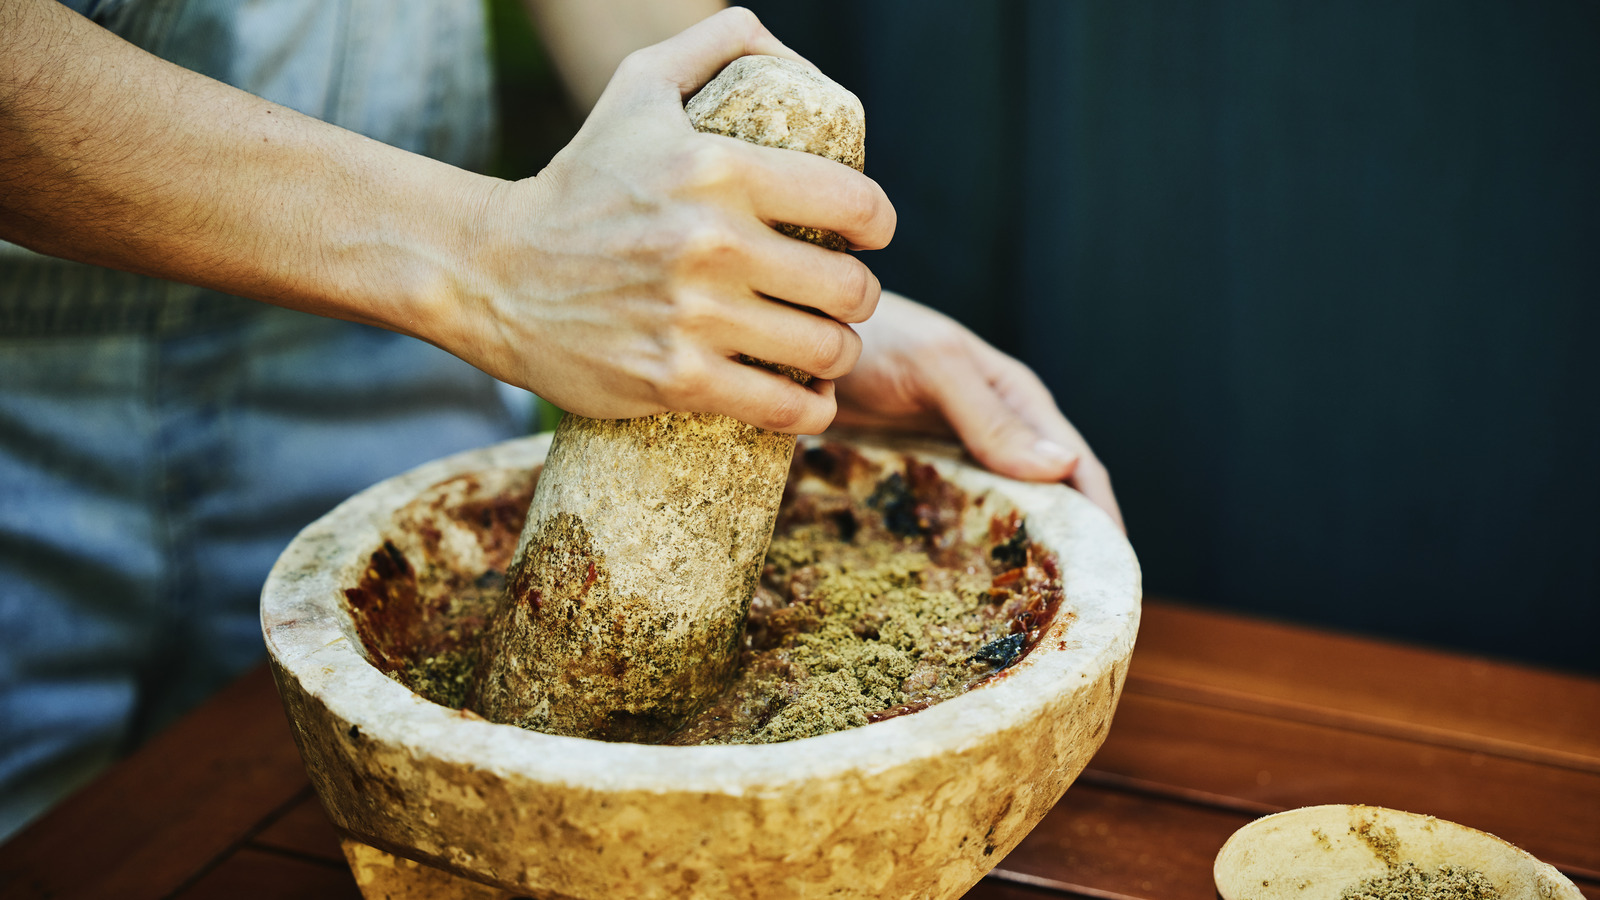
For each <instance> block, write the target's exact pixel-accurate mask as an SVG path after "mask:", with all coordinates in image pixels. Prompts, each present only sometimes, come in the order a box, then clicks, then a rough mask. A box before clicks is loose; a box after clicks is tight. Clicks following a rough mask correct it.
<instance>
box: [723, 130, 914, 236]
mask: <svg viewBox="0 0 1600 900" xmlns="http://www.w3.org/2000/svg"><path fill="white" fill-rule="evenodd" d="M704 137H705V139H706V140H715V141H728V142H731V143H732V144H733V145H734V146H733V147H731V148H727V149H730V150H732V152H731V153H730V154H729V155H730V156H731V157H732V158H733V159H736V160H738V163H737V164H738V165H739V166H740V168H741V170H740V176H741V178H742V179H743V180H744V183H745V185H746V190H747V191H748V195H749V197H750V202H751V207H752V209H753V210H754V211H755V214H756V216H757V217H759V218H760V219H761V220H762V221H764V222H766V223H767V224H768V225H776V224H778V223H780V222H784V223H788V224H790V225H803V226H806V227H808V228H821V229H823V230H824V231H832V232H834V233H836V234H838V235H839V236H841V237H843V238H844V239H845V240H846V241H849V242H850V246H851V247H853V248H855V249H857V250H878V249H881V248H883V247H886V246H888V245H889V241H890V239H891V238H893V237H894V231H895V225H896V224H897V219H898V217H897V215H896V213H895V209H894V204H892V203H890V202H889V195H888V194H885V193H884V192H883V188H882V187H880V186H879V185H878V183H877V182H876V181H873V180H872V179H871V178H868V177H867V176H865V175H863V174H861V173H860V172H857V171H856V170H855V169H852V168H850V167H849V166H847V165H845V164H843V163H839V162H835V161H833V160H831V159H828V158H826V157H822V156H817V155H815V154H811V153H802V152H799V151H796V150H784V149H782V148H778V147H762V146H759V145H756V144H750V143H746V142H744V141H740V140H739V139H738V138H730V137H724V136H723V135H716V134H707V135H704Z"/></svg>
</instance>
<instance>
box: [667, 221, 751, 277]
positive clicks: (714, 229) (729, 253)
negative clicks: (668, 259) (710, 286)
mask: <svg viewBox="0 0 1600 900" xmlns="http://www.w3.org/2000/svg"><path fill="white" fill-rule="evenodd" d="M740 246H741V245H740V241H739V237H738V235H737V234H736V233H735V231H734V229H733V228H732V227H730V226H729V225H728V223H727V222H725V221H723V220H722V219H720V218H719V217H716V216H710V215H698V216H692V217H687V221H685V222H683V223H682V224H681V225H680V226H679V227H678V229H677V239H676V241H674V246H673V251H672V255H673V257H674V261H675V262H676V264H677V265H676V268H678V270H679V271H698V270H700V269H701V268H703V267H707V266H711V267H716V266H721V265H725V264H727V263H730V262H731V261H732V260H734V259H735V258H737V257H738V256H739V255H740V253H741V249H740Z"/></svg>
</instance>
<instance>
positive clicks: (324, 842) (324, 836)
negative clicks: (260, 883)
mask: <svg viewBox="0 0 1600 900" xmlns="http://www.w3.org/2000/svg"><path fill="white" fill-rule="evenodd" d="M250 845H251V846H254V847H259V848H262V849H267V850H278V851H282V852H285V853H292V854H299V855H301V856H304V857H306V858H308V859H321V860H325V861H327V862H331V863H335V864H337V865H340V866H343V865H345V860H344V851H343V850H340V849H339V834H338V832H336V831H334V830H333V824H332V823H330V822H329V821H328V815H327V813H324V812H323V811H322V802H321V801H319V800H318V799H317V798H316V795H314V794H313V793H312V792H311V788H310V786H309V785H308V786H307V787H306V790H305V793H304V795H303V797H302V799H301V800H300V801H299V802H298V803H296V804H295V805H294V806H292V807H290V808H289V809H288V810H287V811H286V812H284V814H283V815H281V816H279V817H278V818H277V819H276V820H274V821H273V822H271V823H270V824H268V825H267V826H266V827H265V828H263V829H261V831H260V832H259V833H258V834H256V836H255V837H254V838H253V839H252V840H251V841H250Z"/></svg>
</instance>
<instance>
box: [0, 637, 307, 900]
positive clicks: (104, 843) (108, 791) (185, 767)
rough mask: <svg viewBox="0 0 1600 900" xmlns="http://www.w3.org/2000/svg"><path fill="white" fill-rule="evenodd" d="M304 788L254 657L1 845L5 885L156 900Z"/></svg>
mask: <svg viewBox="0 0 1600 900" xmlns="http://www.w3.org/2000/svg"><path fill="white" fill-rule="evenodd" d="M305 787H306V776H305V770H304V769H303V768H302V766H301V763H300V753H299V751H298V750H296V749H295V745H294V741H293V739H292V738H291V737H290V734H289V725H288V722H287V721H285V719H284V716H283V710H282V707H281V706H280V705H279V702H278V693H277V689H276V688H275V687H274V686H273V684H272V679H271V677H270V676H269V675H268V674H267V671H266V669H265V668H264V667H263V668H260V669H257V670H254V671H252V672H251V673H250V674H249V675H246V676H245V677H244V678H242V679H240V680H239V681H237V682H235V683H234V684H233V685H231V686H229V687H228V688H226V689H225V690H223V691H222V692H220V693H219V694H218V695H217V696H216V697H214V698H212V699H211V700H210V701H209V702H207V703H206V705H205V706H203V707H202V708H201V709H199V710H197V711H196V712H194V713H192V714H191V715H189V716H188V717H187V718H185V719H183V720H181V721H180V722H178V723H177V724H176V725H175V726H173V727H172V728H171V729H169V730H168V731H166V732H165V733H163V734H161V735H160V736H158V737H157V738H156V739H155V740H153V741H151V742H150V743H149V744H147V745H146V746H145V747H144V748H143V749H141V750H140V751H139V752H138V753H136V754H135V755H133V756H132V757H130V758H128V759H126V760H124V761H122V762H121V763H118V764H117V765H116V766H115V767H113V768H112V769H111V770H110V771H108V772H107V773H106V774H105V775H103V776H101V777H100V778H99V779H98V780H97V781H95V782H93V783H91V784H90V785H89V786H88V787H87V788H85V789H84V790H83V791H81V792H80V793H78V794H76V795H74V796H73V797H71V798H69V799H68V800H67V801H66V802H65V803H63V804H62V805H61V806H59V807H57V808H56V809H54V810H52V811H51V812H50V813H48V814H46V815H45V816H44V817H43V818H42V819H40V820H39V821H37V822H35V823H34V824H33V825H31V826H29V827H28V828H26V829H24V830H23V831H22V832H21V833H20V834H18V835H17V836H16V837H15V838H14V839H13V840H11V841H9V842H7V843H6V844H5V845H4V846H0V893H4V894H5V895H6V896H8V897H10V896H21V897H52V898H57V897H60V898H75V897H84V898H106V897H115V898H118V900H144V898H150V900H156V898H161V897H166V896H168V895H169V894H171V893H172V892H173V891H175V890H177V889H178V888H180V887H181V886H183V885H184V884H186V883H187V882H188V881H189V880H190V879H192V878H194V877H195V876H196V875H197V873H199V872H201V871H203V870H204V869H205V868H207V867H208V866H210V865H211V864H212V863H213V862H214V861H215V860H216V859H218V858H219V857H221V856H223V855H225V854H226V853H227V852H229V851H230V850H231V849H232V848H234V847H235V846H237V845H238V844H239V843H240V842H242V841H243V840H244V839H245V838H246V837H247V836H248V835H250V834H251V833H252V832H253V831H254V830H255V829H257V828H258V827H260V826H261V823H263V822H265V821H268V820H269V819H271V818H272V817H273V816H274V815H275V814H276V813H277V812H278V811H279V810H280V809H282V808H284V807H285V806H286V805H287V804H288V803H289V802H290V801H292V800H293V799H294V797H295V796H296V795H297V794H299V793H300V792H301V791H303V790H304V789H305Z"/></svg>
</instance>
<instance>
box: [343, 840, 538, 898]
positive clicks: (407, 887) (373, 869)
mask: <svg viewBox="0 0 1600 900" xmlns="http://www.w3.org/2000/svg"><path fill="white" fill-rule="evenodd" d="M339 844H340V845H341V846H342V847H343V848H344V858H345V859H347V860H349V862H350V874H352V875H354V876H355V877H356V887H358V888H360V889H361V896H362V897H363V898H364V900H518V898H520V897H523V896H524V895H519V894H513V893H510V892H508V891H503V890H500V889H499V888H493V887H490V886H488V885H486V884H479V883H478V882H476V881H468V880H466V879H465V878H460V877H458V876H455V875H451V874H450V873H449V872H445V871H442V870H439V869H435V868H434V867H432V866H428V865H423V864H422V863H419V862H414V861H412V860H409V859H402V858H401V857H398V856H395V855H393V854H390V853H385V852H383V851H382V850H379V849H378V848H376V847H372V846H368V845H367V844H363V843H361V842H360V841H352V840H349V839H342V840H340V841H339Z"/></svg>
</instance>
